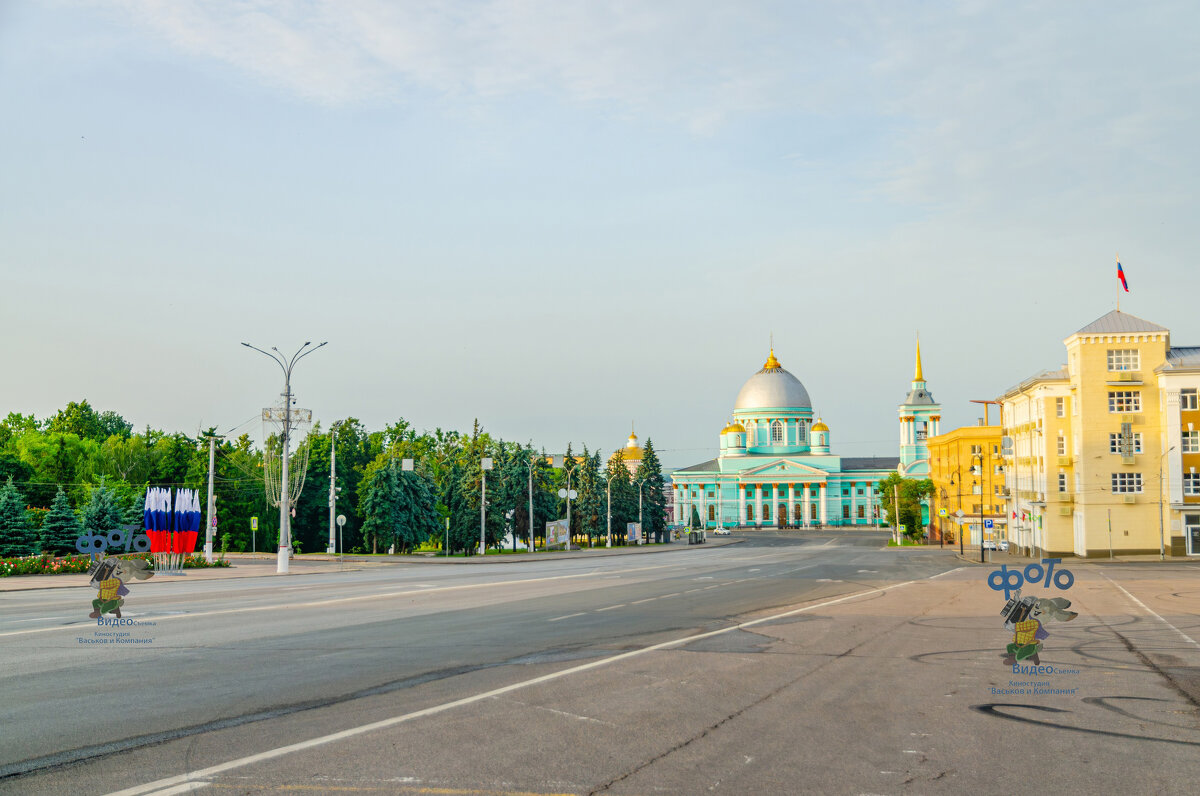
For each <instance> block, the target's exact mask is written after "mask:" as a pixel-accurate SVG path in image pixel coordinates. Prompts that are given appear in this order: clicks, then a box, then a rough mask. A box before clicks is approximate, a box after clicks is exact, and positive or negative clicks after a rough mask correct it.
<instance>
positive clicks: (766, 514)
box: [763, 503, 771, 522]
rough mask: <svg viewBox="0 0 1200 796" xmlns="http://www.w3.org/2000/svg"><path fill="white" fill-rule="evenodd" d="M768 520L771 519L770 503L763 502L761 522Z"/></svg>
mask: <svg viewBox="0 0 1200 796" xmlns="http://www.w3.org/2000/svg"><path fill="white" fill-rule="evenodd" d="M770 521H771V504H770V503H764V504H763V522H770Z"/></svg>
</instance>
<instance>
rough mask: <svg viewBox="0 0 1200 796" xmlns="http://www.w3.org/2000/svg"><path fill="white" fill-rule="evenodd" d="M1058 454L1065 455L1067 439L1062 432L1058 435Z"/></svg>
mask: <svg viewBox="0 0 1200 796" xmlns="http://www.w3.org/2000/svg"><path fill="white" fill-rule="evenodd" d="M1058 455H1059V456H1066V455H1067V440H1066V439H1065V438H1064V437H1063V435H1062V434H1059V435H1058Z"/></svg>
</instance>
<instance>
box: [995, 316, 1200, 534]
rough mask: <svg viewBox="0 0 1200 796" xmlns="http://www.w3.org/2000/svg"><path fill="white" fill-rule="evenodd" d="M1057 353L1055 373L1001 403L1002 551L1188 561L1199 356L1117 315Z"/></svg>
mask: <svg viewBox="0 0 1200 796" xmlns="http://www.w3.org/2000/svg"><path fill="white" fill-rule="evenodd" d="M1063 342H1064V345H1065V346H1066V349H1067V364H1066V365H1065V366H1064V367H1063V368H1062V369H1060V370H1055V371H1043V372H1041V373H1039V374H1038V375H1036V376H1034V377H1032V378H1030V379H1027V380H1026V381H1024V382H1022V383H1021V384H1018V385H1016V386H1015V387H1013V388H1011V389H1009V390H1008V391H1007V392H1006V393H1005V394H1004V395H1003V396H1002V397H1001V405H1002V407H1003V425H1004V433H1005V434H1006V435H1007V436H1009V437H1011V438H1012V440H1013V453H1012V455H1011V456H1009V457H1006V460H1005V462H1006V465H1005V478H1006V486H1007V487H1008V490H1009V492H1010V495H1011V501H1012V505H1011V507H1010V513H1009V519H1010V520H1011V523H1010V525H1011V527H1010V529H1009V532H1008V533H1009V540H1010V541H1011V542H1012V543H1013V544H1015V545H1016V546H1017V547H1018V548H1019V550H1020V551H1021V552H1025V553H1032V554H1033V555H1056V556H1057V555H1071V554H1074V555H1077V556H1107V555H1108V554H1109V550H1110V549H1111V550H1112V551H1113V552H1114V553H1117V554H1122V553H1125V554H1137V553H1146V554H1148V553H1153V554H1157V553H1158V552H1159V550H1160V544H1161V545H1162V547H1163V548H1165V552H1166V554H1168V555H1172V554H1173V555H1193V556H1200V477H1198V475H1197V469H1198V468H1200V411H1198V409H1197V404H1196V400H1197V399H1196V394H1197V390H1198V389H1200V348H1197V347H1189V348H1172V347H1171V337H1170V331H1169V330H1168V329H1167V328H1165V327H1163V326H1159V325H1158V324H1155V323H1151V322H1149V321H1145V320H1142V319H1141V318H1137V317H1135V316H1133V315H1129V314H1127V313H1123V312H1120V311H1119V310H1114V311H1113V312H1110V313H1108V314H1107V315H1104V316H1103V317H1101V318H1099V319H1097V320H1096V321H1093V322H1092V323H1090V324H1088V325H1087V326H1085V327H1083V328H1082V329H1080V330H1079V331H1078V332H1075V333H1074V334H1072V335H1071V336H1069V337H1068V338H1066V340H1064V341H1063ZM1110 528H1111V531H1110ZM1110 545H1111V548H1110Z"/></svg>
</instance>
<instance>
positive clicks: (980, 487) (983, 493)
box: [928, 421, 1007, 546]
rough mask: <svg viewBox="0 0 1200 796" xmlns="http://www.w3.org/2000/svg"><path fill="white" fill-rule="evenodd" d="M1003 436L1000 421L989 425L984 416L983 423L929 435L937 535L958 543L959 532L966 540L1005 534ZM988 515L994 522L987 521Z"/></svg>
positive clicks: (930, 470)
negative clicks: (986, 424) (985, 423)
mask: <svg viewBox="0 0 1200 796" xmlns="http://www.w3.org/2000/svg"><path fill="white" fill-rule="evenodd" d="M1000 436H1001V430H1000V426H985V425H983V421H980V425H977V426H963V427H962V428H956V429H954V430H953V431H948V432H946V433H945V434H939V435H938V436H936V437H930V438H929V440H928V445H929V477H930V479H931V480H932V481H933V511H932V512H931V516H932V522H931V524H932V525H933V539H934V540H935V541H942V540H947V541H949V540H953V541H954V542H955V543H957V542H958V540H959V539H960V538H961V540H962V541H963V542H964V543H965V544H968V545H975V546H978V545H979V543H980V539H981V538H982V539H992V540H999V539H1004V538H1006V534H1005V531H1004V528H1005V517H1006V514H1007V512H1006V511H1005V499H1004V491H1005V489H1004V467H1003V464H1004V461H1003V459H1002V458H1001V455H1000ZM960 511H961V512H962V516H961V517H960V516H959V515H958V512H960ZM981 512H982V520H983V522H981V521H980V520H981V516H980V514H981ZM943 514H944V515H945V516H943ZM988 520H991V523H990V524H991V525H992V527H991V528H988V527H987V525H988V524H989V523H988V522H987V521H988ZM981 525H982V526H983V527H982V528H981ZM981 531H982V536H980V533H981Z"/></svg>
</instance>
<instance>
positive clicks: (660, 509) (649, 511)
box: [634, 438, 667, 542]
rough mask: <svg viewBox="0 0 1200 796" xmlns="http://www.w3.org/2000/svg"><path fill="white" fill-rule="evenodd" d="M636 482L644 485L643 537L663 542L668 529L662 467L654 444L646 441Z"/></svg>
mask: <svg viewBox="0 0 1200 796" xmlns="http://www.w3.org/2000/svg"><path fill="white" fill-rule="evenodd" d="M634 480H635V481H641V482H643V483H642V535H643V536H644V537H645V538H646V539H647V540H649V539H650V537H651V536H653V537H654V539H655V541H658V542H661V541H663V539H662V535H663V533H665V532H666V529H667V502H666V497H665V496H664V495H663V488H664V486H665V483H664V482H663V474H662V465H661V464H660V463H659V461H658V454H657V453H655V452H654V443H653V442H652V441H650V439H649V438H647V439H646V446H645V448H643V449H642V463H641V464H639V465H638V469H637V473H636V474H635V475H634Z"/></svg>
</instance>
